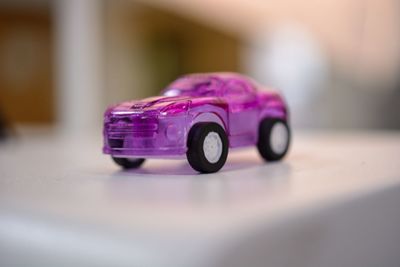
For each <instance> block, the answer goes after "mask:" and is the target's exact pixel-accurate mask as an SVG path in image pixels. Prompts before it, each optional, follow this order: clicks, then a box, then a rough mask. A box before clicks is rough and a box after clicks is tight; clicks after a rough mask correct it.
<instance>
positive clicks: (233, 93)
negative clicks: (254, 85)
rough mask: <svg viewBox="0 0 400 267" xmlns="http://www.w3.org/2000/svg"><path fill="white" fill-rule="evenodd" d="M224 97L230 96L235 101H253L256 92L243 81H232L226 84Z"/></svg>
mask: <svg viewBox="0 0 400 267" xmlns="http://www.w3.org/2000/svg"><path fill="white" fill-rule="evenodd" d="M224 97H227V98H229V99H230V100H232V101H234V102H242V103H245V102H251V101H252V100H254V99H255V96H254V93H253V91H252V90H251V88H248V87H247V85H246V84H244V83H242V82H241V81H230V82H228V83H227V84H226V86H225V89H224Z"/></svg>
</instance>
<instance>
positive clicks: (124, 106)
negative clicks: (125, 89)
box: [107, 96, 193, 114]
mask: <svg viewBox="0 0 400 267" xmlns="http://www.w3.org/2000/svg"><path fill="white" fill-rule="evenodd" d="M192 100H193V97H190V96H175V97H168V96H156V97H149V98H145V99H142V100H133V101H127V102H123V103H120V104H117V105H115V106H112V107H110V108H109V109H108V110H107V112H109V113H119V114H134V113H159V112H161V111H162V110H163V109H165V108H166V107H168V106H171V105H175V104H180V103H182V104H183V103H188V104H190V103H191V102H192Z"/></svg>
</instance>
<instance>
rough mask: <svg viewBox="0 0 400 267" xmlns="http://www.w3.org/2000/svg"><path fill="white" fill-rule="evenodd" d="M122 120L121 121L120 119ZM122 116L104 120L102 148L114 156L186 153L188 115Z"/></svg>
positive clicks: (159, 155)
mask: <svg viewBox="0 0 400 267" xmlns="http://www.w3.org/2000/svg"><path fill="white" fill-rule="evenodd" d="M121 121H122V122H121ZM126 121H127V118H126V117H120V118H117V119H116V120H115V119H114V120H113V122H110V121H106V122H105V124H104V131H103V136H104V146H103V152H104V153H105V154H110V155H112V156H115V157H144V158H149V157H163V158H164V157H177V156H183V155H185V154H186V150H187V147H186V117H185V116H175V117H164V118H163V117H161V118H159V117H132V116H131V117H130V118H129V123H126Z"/></svg>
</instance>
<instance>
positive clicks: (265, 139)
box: [257, 119, 290, 161]
mask: <svg viewBox="0 0 400 267" xmlns="http://www.w3.org/2000/svg"><path fill="white" fill-rule="evenodd" d="M289 145H290V129H289V126H288V125H287V123H286V121H283V120H281V119H264V120H263V121H262V122H261V123H260V128H259V136H258V143H257V148H258V151H259V152H260V155H261V156H262V157H263V158H264V159H265V160H267V161H277V160H280V159H282V158H283V157H284V156H285V155H286V153H287V151H288V149H289Z"/></svg>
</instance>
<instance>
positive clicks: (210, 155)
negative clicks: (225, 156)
mask: <svg viewBox="0 0 400 267" xmlns="http://www.w3.org/2000/svg"><path fill="white" fill-rule="evenodd" d="M203 151H204V156H205V157H206V159H207V160H208V162H210V163H216V162H218V160H219V159H220V158H221V155H222V140H221V137H220V136H219V134H218V133H216V132H210V133H208V134H207V136H206V138H205V139H204V143H203Z"/></svg>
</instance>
